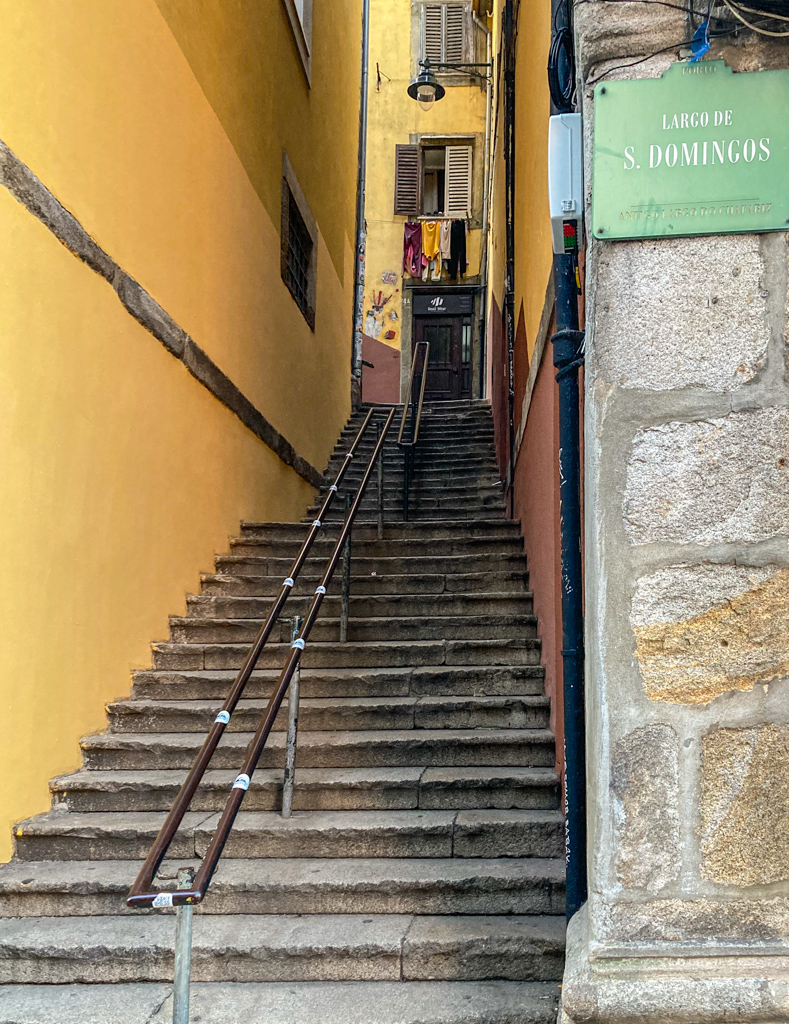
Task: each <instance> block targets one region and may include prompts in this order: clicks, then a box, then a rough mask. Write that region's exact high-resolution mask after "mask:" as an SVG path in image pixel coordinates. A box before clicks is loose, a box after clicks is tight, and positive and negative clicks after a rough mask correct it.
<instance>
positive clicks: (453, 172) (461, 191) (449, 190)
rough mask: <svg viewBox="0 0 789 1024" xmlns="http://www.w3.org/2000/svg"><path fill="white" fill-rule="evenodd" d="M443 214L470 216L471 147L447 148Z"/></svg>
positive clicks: (459, 216)
mask: <svg viewBox="0 0 789 1024" xmlns="http://www.w3.org/2000/svg"><path fill="white" fill-rule="evenodd" d="M444 187H445V189H446V195H445V201H444V214H445V215H446V216H447V217H457V218H461V217H470V216H471V146H447V161H446V177H445V186H444Z"/></svg>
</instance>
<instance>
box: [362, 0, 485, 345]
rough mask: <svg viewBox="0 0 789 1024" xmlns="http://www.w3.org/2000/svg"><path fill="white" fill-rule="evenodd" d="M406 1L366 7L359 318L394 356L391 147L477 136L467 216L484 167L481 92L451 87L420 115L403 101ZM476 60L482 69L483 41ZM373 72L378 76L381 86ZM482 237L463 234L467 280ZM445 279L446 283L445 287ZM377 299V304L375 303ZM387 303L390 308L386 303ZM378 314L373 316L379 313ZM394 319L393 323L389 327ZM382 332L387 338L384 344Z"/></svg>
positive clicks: (373, 1) (398, 249) (380, 0)
mask: <svg viewBox="0 0 789 1024" xmlns="http://www.w3.org/2000/svg"><path fill="white" fill-rule="evenodd" d="M411 9H412V6H411V0H370V91H369V100H368V105H367V111H368V114H367V116H368V121H367V131H368V144H367V194H366V220H367V253H366V261H365V291H364V314H365V316H366V314H367V313H368V312H369V311H371V310H372V311H373V315H374V318H377V319H378V320H379V321H380V322H381V323H382V328H383V329H382V330H381V331H380V334H379V335H378V339H377V340H378V341H382V342H384V343H385V344H387V345H391V346H392V347H394V348H397V349H399V348H400V342H401V332H400V328H401V324H402V289H403V274H402V269H403V224H405V222H406V221H407V220H408V219H409V218H407V217H400V216H398V217H396V216H395V215H394V172H395V146H396V145H398V144H400V145H402V144H405V143H408V142H409V141H411V140H410V136H411V135H422V134H431V135H441V134H443V135H452V134H453V133H458V134H461V135H463V134H466V135H477V136H481V141H480V142H479V144H478V145H477V144H476V142H475V141H474V140H473V139H469V140H468V141H469V144H470V145H474V163H475V166H474V169H473V174H474V180H475V184H476V183H477V182H478V181H479V183H480V189H479V195H475V202H474V207H475V208H474V209H473V210H472V213H473V214H474V216H475V217H476V218H477V219H480V218H481V215H482V210H481V203H482V196H481V175H482V168H483V162H484V152H483V150H484V134H485V104H486V98H485V90H484V89H481V88H480V87H479V86H478V85H474V84H472V85H468V86H450V87H448V88H447V90H446V95H445V97H444V99H442V100H440V101H439V102H437V103H435V104H434V105H433V108H432V110H430V111H428V112H425V111H423V110H422V109H421V108H420V107H419V105H418V104H417V103H416V101H415V100H412V99H411V98H410V97H409V95H408V93H407V89H408V85H409V83H410V81H411V78H412V70H413V68H414V62H413V57H414V51H413V46H412V18H411ZM477 35H478V38H479V39H480V40H481V42H480V44H479V45H480V48H481V54H482V55H481V56H478V57H477V60H479V61H484V59H485V57H484V53H485V49H484V37H483V36H482V34H481V33H479V32H477ZM376 65H378V67H379V68H380V71H381V82H380V86H379V85H378V81H377V72H376ZM481 238H482V230H481V228H479V227H478V228H476V229H473V230H470V231H469V236H468V241H467V251H466V256H467V259H468V269H467V271H466V276H467V277H471V276H473V275H476V274H479V266H480V246H481ZM385 271H393V272H394V273H395V274H396V277H397V280H396V283H394V284H387V283H384V282H383V281H382V274H383V273H384V272H385ZM448 280H449V278H448V277H447V276H446V274H445V275H444V282H445V283H446V282H447V281H448ZM379 293H381V296H380V297H381V303H380V304H379V303H378V301H377V300H378V297H379ZM386 300H388V301H386ZM380 307H382V308H381V309H380V312H379V311H378V310H379V308H380ZM392 311H394V312H395V313H396V314H397V320H391V319H390V318H389V313H390V312H392ZM388 331H391V332H392V333H393V334H394V337H393V338H386V337H385V335H386V333H387V332H388Z"/></svg>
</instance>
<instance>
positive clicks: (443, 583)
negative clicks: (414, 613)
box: [187, 561, 533, 615]
mask: <svg viewBox="0 0 789 1024" xmlns="http://www.w3.org/2000/svg"><path fill="white" fill-rule="evenodd" d="M351 565H352V567H353V561H352V562H351ZM320 581H321V577H320V576H315V575H306V574H302V575H300V576H298V577H297V579H296V585H295V587H294V588H293V595H294V597H295V596H296V595H298V594H307V595H309V594H314V593H315V588H316V587H317V586H318V584H319V583H320ZM527 585H528V573H526V572H525V571H523V570H521V571H520V572H496V571H493V572H476V573H458V574H456V575H452V574H445V573H402V574H394V575H386V574H381V575H379V574H378V572H377V571H376V570H373V571H372V572H371V573H368V574H367V575H365V576H362V575H358V574H356V573H352V575H351V599H352V600H356V599H358V598H359V597H362V596H365V597H366V596H367V595H375V596H376V598H377V599H380V600H383V599H385V598H388V597H391V596H394V595H397V596H400V595H402V596H404V597H409V598H411V597H413V596H414V595H417V594H419V595H425V594H429V595H431V596H433V597H436V596H439V595H440V596H441V598H442V599H445V598H447V597H449V596H450V595H457V596H466V595H475V596H476V595H479V594H485V593H492V592H497V593H499V594H501V595H504V594H507V595H517V596H518V597H520V598H526V599H532V597H533V595H532V593H531V592H530V591H528V590H526V589H525V588H526V586H527ZM341 587H342V578H341V576H340V575H339V574H337V573H335V575H334V577H333V578H332V580H331V583H330V585H329V588H328V589H329V595H330V596H331V595H332V594H334V595H336V594H339V593H340V590H341ZM281 588H282V578H281V577H280V576H231V575H225V576H219V575H217V574H214V573H203V574H202V575H201V576H200V596H201V597H260V598H262V597H265V598H269V599H270V598H273V597H276V596H277V595H278V594H279V592H280V589H281ZM189 600H190V597H189V596H188V597H187V604H188V602H189ZM292 601H293V598H291V599H290V601H289V603H288V605H287V614H289V615H290V614H292V613H291V607H292V605H291V602H292ZM329 607H331V606H329Z"/></svg>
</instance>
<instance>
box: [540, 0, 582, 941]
mask: <svg viewBox="0 0 789 1024" xmlns="http://www.w3.org/2000/svg"><path fill="white" fill-rule="evenodd" d="M552 7H553V24H554V39H553V43H554V44H555V46H554V45H552V47H551V58H550V62H549V66H548V70H549V81H550V82H551V99H552V106H551V112H552V113H557V112H561V113H569V112H570V111H572V91H573V90H572V84H573V79H574V76H575V68H574V61H573V43H572V26H571V24H570V12H569V4H568V3H567V0H554V2H553V4H552ZM562 60H564V66H563V67H562ZM565 86H566V88H565ZM577 228H578V230H577V232H576V237H577V238H580V224H578V225H577ZM577 268H578V262H577V254H576V253H575V252H573V253H566V254H564V255H555V256H554V258H553V279H554V287H555V293H556V306H555V318H556V334H554V336H553V337H552V338H551V341H552V342H553V365H554V366H555V367H556V369H557V371H558V372H557V374H556V380H557V382H558V385H559V499H560V506H561V552H562V574H561V580H562V667H563V679H564V688H563V692H564V795H565V816H566V825H565V861H566V871H567V898H566V907H567V910H566V913H567V920H568V921H569V920H570V918H571V917H572V916H573V914H575V912H576V911H577V910H579V909H580V908H581V907H582V906H583V904H584V903H585V902H586V898H587V877H586V716H585V707H584V611H583V563H582V557H581V529H582V517H581V450H580V429H581V424H580V394H579V386H578V375H579V370H580V367H581V366H582V365H583V361H584V356H583V345H584V335H583V331H579V330H578V284H577V276H576V275H577Z"/></svg>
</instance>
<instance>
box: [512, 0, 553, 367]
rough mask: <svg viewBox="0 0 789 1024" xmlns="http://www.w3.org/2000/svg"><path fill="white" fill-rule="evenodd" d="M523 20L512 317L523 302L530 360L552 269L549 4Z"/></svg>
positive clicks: (537, 4)
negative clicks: (549, 206)
mask: <svg viewBox="0 0 789 1024" xmlns="http://www.w3.org/2000/svg"><path fill="white" fill-rule="evenodd" d="M520 17H521V19H524V18H525V19H526V24H521V26H520V28H521V31H519V32H518V44H517V45H518V50H517V54H516V64H515V175H516V184H515V313H516V316H517V315H518V314H519V310H520V308H521V303H523V312H524V318H525V323H526V338H527V341H528V347H529V358H531V354H532V352H533V350H534V345H535V341H536V338H537V331H538V328H539V324H540V317H541V316H542V311H543V306H544V304H545V291H546V288H547V287H548V280H549V278H550V275H551V268H552V266H553V251H552V247H551V220H550V215H549V211H548V118H549V117H550V93H549V91H548V76H547V74H546V72H545V69H546V67H547V64H548V49H549V47H550V43H551V2H550V0H529V4H528V7H524V5H523V4H521V6H520Z"/></svg>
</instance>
